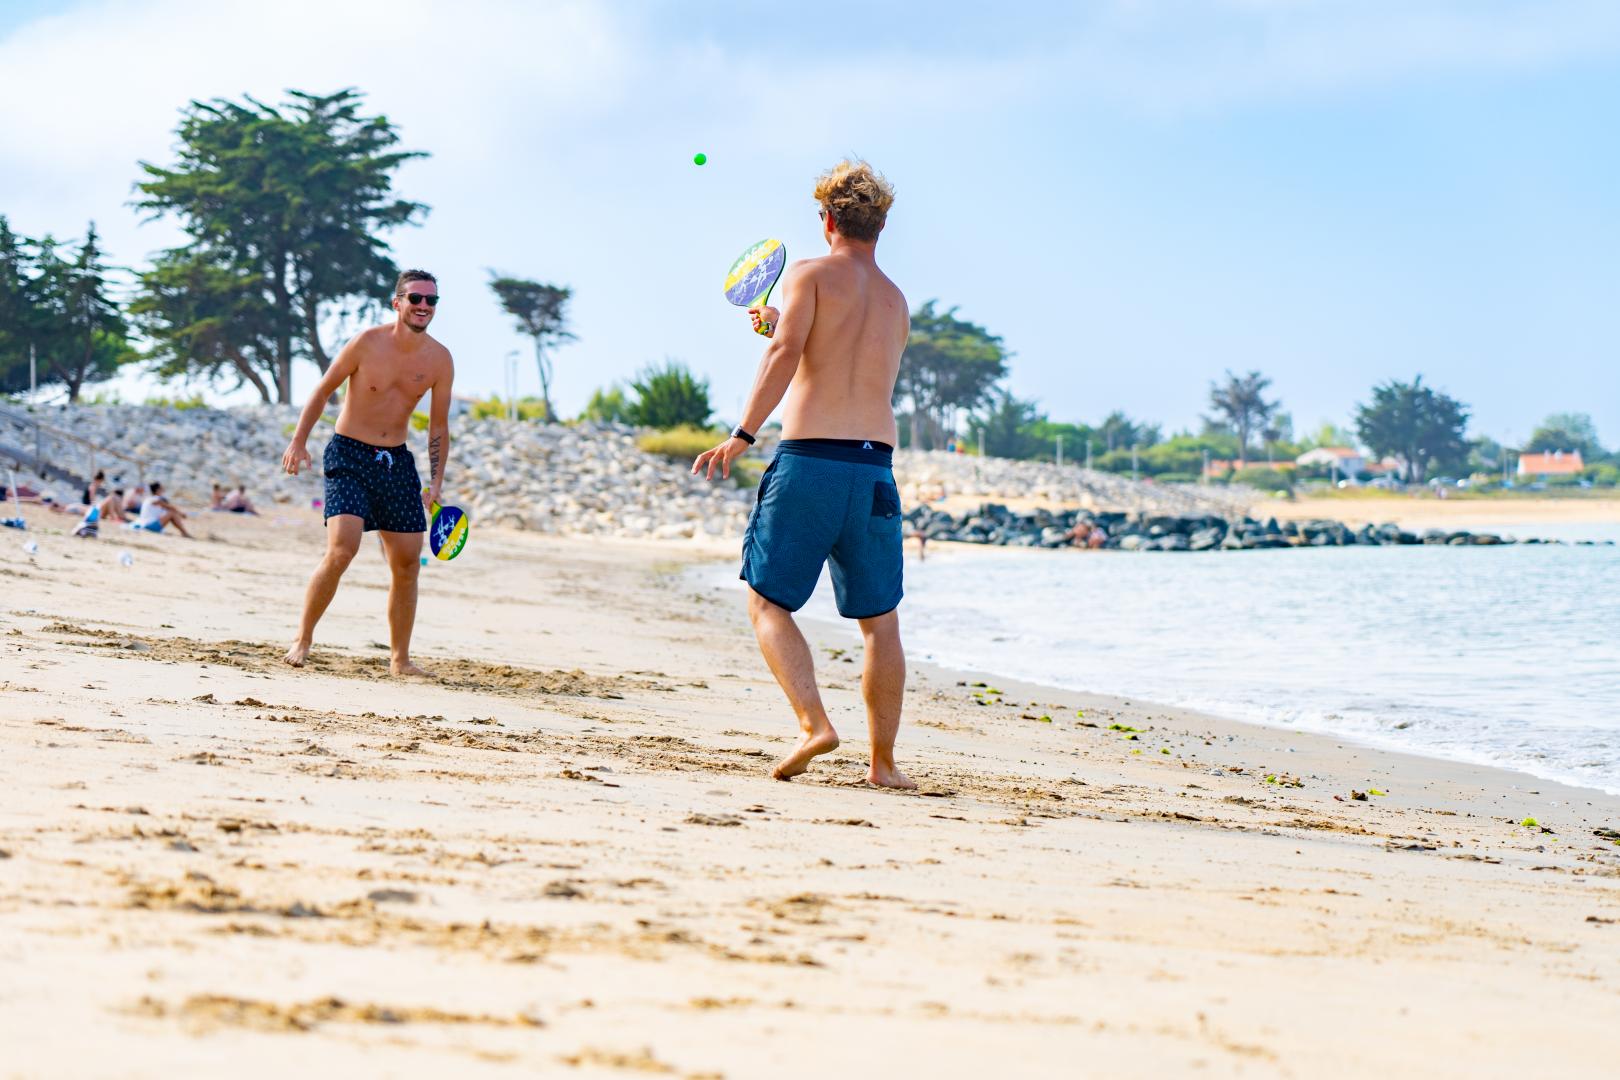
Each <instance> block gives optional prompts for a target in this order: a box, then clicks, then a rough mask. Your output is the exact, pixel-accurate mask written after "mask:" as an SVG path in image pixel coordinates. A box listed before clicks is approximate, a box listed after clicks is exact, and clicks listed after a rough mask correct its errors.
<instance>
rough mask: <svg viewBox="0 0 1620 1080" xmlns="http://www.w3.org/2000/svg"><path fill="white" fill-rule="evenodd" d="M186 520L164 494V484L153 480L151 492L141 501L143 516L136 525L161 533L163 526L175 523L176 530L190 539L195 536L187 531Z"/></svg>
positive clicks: (148, 530)
mask: <svg viewBox="0 0 1620 1080" xmlns="http://www.w3.org/2000/svg"><path fill="white" fill-rule="evenodd" d="M185 520H186V515H185V514H184V513H182V512H181V510H180V508H179V507H178V506H176V505H174V503H172V502H170V501H169V499H168V496H166V495H164V494H163V485H162V484H160V483H158V482H157V481H156V480H154V481H152V484H151V488H150V492H149V494H148V495H147V496H146V499H145V500H144V501H143V502H142V503H141V517H140V520H139V521H138V522H136V525H135V527H136V528H138V529H145V530H146V531H147V532H155V533H160V532H162V531H163V526H165V525H173V526H174V531H175V532H177V533H179V534H180V535H181V536H184V537H185V538H186V539H188V540H190V539H193V537H192V535H191V534H190V533H188V532H186V526H185V524H184V522H185Z"/></svg>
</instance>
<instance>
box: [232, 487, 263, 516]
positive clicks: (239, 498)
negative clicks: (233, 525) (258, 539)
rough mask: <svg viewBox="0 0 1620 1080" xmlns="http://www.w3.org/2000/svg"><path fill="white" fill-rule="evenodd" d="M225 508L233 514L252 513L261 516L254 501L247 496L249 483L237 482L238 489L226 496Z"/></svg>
mask: <svg viewBox="0 0 1620 1080" xmlns="http://www.w3.org/2000/svg"><path fill="white" fill-rule="evenodd" d="M223 509H225V510H227V511H229V512H230V513H232V514H252V515H253V516H254V517H258V516H259V512H258V511H257V510H256V509H254V507H253V503H252V502H251V501H250V500H249V499H248V497H247V485H245V484H237V485H236V490H235V491H233V492H231V493H230V494H229V495H227V496H225V504H224V506H223Z"/></svg>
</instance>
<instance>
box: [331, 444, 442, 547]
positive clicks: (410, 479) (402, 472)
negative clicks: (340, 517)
mask: <svg viewBox="0 0 1620 1080" xmlns="http://www.w3.org/2000/svg"><path fill="white" fill-rule="evenodd" d="M321 463H322V467H323V468H324V469H325V471H326V518H327V520H328V521H330V520H331V519H332V518H333V517H334V516H335V515H337V514H352V515H354V516H355V517H357V518H360V519H362V520H363V521H364V522H365V526H364V528H365V531H366V532H371V531H373V530H375V529H381V530H382V531H383V532H401V533H413V532H414V533H419V532H427V513H426V512H425V511H424V510H423V509H422V479H421V477H420V476H418V475H417V473H416V459H415V458H413V457H411V452H410V451H409V450H407V449H405V444H404V443H400V444H399V445H398V446H372V445H371V444H370V443H363V442H361V441H360V440H359V439H351V438H349V437H348V436H347V435H333V436H332V441H331V442H329V443H327V444H326V453H325V454H324V455H323V456H322V458H321Z"/></svg>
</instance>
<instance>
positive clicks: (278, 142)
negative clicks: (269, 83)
mask: <svg viewBox="0 0 1620 1080" xmlns="http://www.w3.org/2000/svg"><path fill="white" fill-rule="evenodd" d="M363 100H364V97H363V95H362V94H360V93H359V91H357V90H353V89H350V90H340V91H338V92H336V93H332V94H324V95H317V94H309V93H305V92H303V91H298V90H293V91H289V92H288V100H287V101H285V102H283V103H282V104H281V105H267V104H265V103H263V102H260V101H257V100H255V99H254V98H252V97H245V98H244V99H243V101H241V102H233V101H226V100H224V99H222V98H216V99H214V100H212V101H208V102H202V101H193V102H192V103H191V104H190V105H189V106H188V107H187V108H186V109H185V110H184V111H183V113H182V116H181V121H180V126H179V128H178V131H177V134H178V136H179V140H180V141H179V148H178V151H177V161H176V162H175V163H174V164H173V165H170V166H160V165H154V164H151V163H149V162H142V163H141V169H142V171H143V172H144V173H145V175H146V179H145V180H143V181H142V182H140V183H139V184H137V185H136V189H137V191H138V192H139V193H140V194H139V197H138V198H137V199H136V200H135V205H136V206H138V207H139V208H140V209H142V210H146V211H148V212H149V213H150V214H151V216H152V217H154V218H156V217H162V216H165V215H168V216H172V217H174V218H176V219H177V220H178V222H179V224H180V227H181V228H182V229H183V230H184V232H185V233H186V235H187V237H188V238H189V239H188V242H187V243H185V244H183V245H181V246H180V247H177V248H172V249H170V250H168V251H165V252H163V253H162V254H161V255H159V256H158V258H157V259H156V260H155V262H154V265H153V267H152V268H151V270H149V271H147V272H146V273H144V274H142V275H141V285H142V295H141V297H140V301H139V305H140V309H141V314H142V318H143V326H144V328H145V329H146V331H147V333H148V334H149V335H150V336H151V338H152V339H153V342H154V355H155V357H156V359H157V360H158V364H159V370H160V371H163V372H165V373H167V374H172V375H187V376H201V377H203V378H206V379H213V378H216V377H220V376H226V377H231V376H234V378H235V380H236V382H237V384H238V385H240V384H243V383H247V384H250V385H252V386H253V387H254V388H255V389H257V390H258V391H259V392H260V394H261V395H263V396H264V398H265V400H267V401H270V400H275V401H282V402H287V401H291V400H292V366H293V362H294V361H295V360H298V359H308V360H311V361H313V362H314V363H315V365H316V366H317V367H319V368H320V369H321V371H323V372H324V371H325V370H326V368H327V367H328V366H329V364H330V363H331V358H330V353H329V350H328V348H327V346H326V344H325V343H324V342H323V341H322V339H321V331H322V327H323V326H325V325H327V324H328V323H329V322H332V321H333V320H336V321H338V322H340V323H347V322H348V321H349V320H352V319H353V318H354V317H356V316H357V315H358V314H360V313H361V312H362V311H364V310H366V309H368V308H370V307H372V306H374V305H376V304H377V303H378V302H380V301H381V300H382V298H384V297H387V296H388V295H390V292H391V290H392V286H393V280H394V278H395V276H396V275H397V273H398V268H397V267H396V266H395V264H394V261H393V258H392V256H391V253H390V250H389V247H388V245H387V244H386V243H385V242H384V241H383V240H382V239H381V238H380V235H379V234H380V233H383V232H385V231H387V230H389V229H393V228H397V227H399V226H403V225H408V224H411V223H413V222H415V221H416V220H417V219H418V218H420V217H421V215H422V214H424V213H425V212H426V211H427V207H426V206H424V205H423V204H422V203H419V202H412V201H410V200H406V199H398V198H395V197H394V196H393V193H392V192H393V175H394V173H395V172H396V171H397V170H398V169H399V167H400V166H401V165H403V164H404V163H405V162H406V161H408V160H410V159H412V158H416V157H422V156H425V155H423V154H420V153H418V152H414V151H402V150H398V149H396V147H397V145H398V143H399V134H398V132H397V131H396V129H395V128H394V126H393V125H392V124H391V123H389V121H388V120H387V119H386V118H385V117H382V116H368V115H364V114H363V113H362V111H361V109H362V102H363ZM178 282H185V283H187V284H188V285H189V290H179V289H177V288H176V287H175V286H176V284H177V283H178ZM201 289H207V290H210V291H209V292H208V293H207V294H206V295H198V294H197V290H201ZM255 306H256V307H259V308H262V309H263V310H262V311H261V312H260V313H258V314H256V315H255V316H254V317H252V318H250V319H249V320H248V321H247V322H246V323H245V324H241V323H238V322H237V321H236V320H235V319H233V318H229V317H227V316H228V313H245V312H246V310H247V309H249V308H252V307H255ZM199 323H203V324H206V325H199ZM199 347H202V348H201V351H198V350H199Z"/></svg>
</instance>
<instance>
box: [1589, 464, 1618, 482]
mask: <svg viewBox="0 0 1620 1080" xmlns="http://www.w3.org/2000/svg"><path fill="white" fill-rule="evenodd" d="M1582 475H1584V476H1585V477H1586V478H1587V479H1588V480H1590V481H1592V483H1594V484H1598V485H1601V486H1603V487H1614V486H1615V485H1616V484H1620V465H1611V464H1609V463H1608V462H1606V461H1605V462H1603V463H1601V464H1598V465H1593V466H1592V467H1591V468H1589V469H1587V470H1586V472H1585V473H1583V474H1582Z"/></svg>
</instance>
